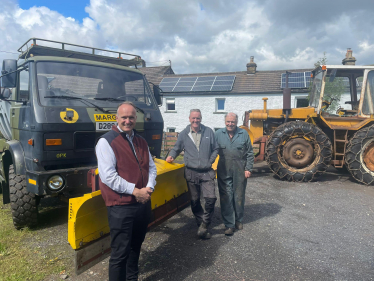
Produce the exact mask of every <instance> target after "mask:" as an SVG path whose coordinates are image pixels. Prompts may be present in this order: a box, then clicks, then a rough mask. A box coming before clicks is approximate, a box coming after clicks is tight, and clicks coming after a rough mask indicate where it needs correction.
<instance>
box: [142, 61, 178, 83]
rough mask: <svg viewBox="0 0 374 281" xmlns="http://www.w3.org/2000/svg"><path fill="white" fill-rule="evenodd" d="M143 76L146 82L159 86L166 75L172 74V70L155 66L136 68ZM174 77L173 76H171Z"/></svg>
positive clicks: (168, 67) (167, 67)
mask: <svg viewBox="0 0 374 281" xmlns="http://www.w3.org/2000/svg"><path fill="white" fill-rule="evenodd" d="M138 70H140V71H141V72H142V73H143V74H145V76H146V77H147V80H148V81H150V82H152V83H155V84H157V85H158V84H160V82H161V80H162V78H164V77H165V75H167V74H171V75H173V74H174V71H173V69H172V68H171V67H170V66H169V65H168V66H155V67H141V68H138ZM173 77H174V76H173Z"/></svg>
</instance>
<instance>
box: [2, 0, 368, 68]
mask: <svg viewBox="0 0 374 281" xmlns="http://www.w3.org/2000/svg"><path fill="white" fill-rule="evenodd" d="M0 4H1V5H0V7H1V9H0V31H1V36H2V40H1V43H0V60H2V59H4V58H16V57H17V55H16V54H13V53H15V52H17V49H18V47H20V46H21V45H22V44H23V43H24V42H25V41H26V40H27V39H28V38H31V37H37V38H45V39H50V40H57V41H65V42H69V43H75V44H79V45H87V46H94V47H97V48H110V49H113V50H120V51H124V52H128V53H134V54H138V55H140V56H141V57H142V58H143V59H144V60H145V61H146V62H147V65H148V66H158V65H167V64H168V61H169V60H171V62H172V67H173V69H174V71H175V72H176V73H204V72H227V71H244V70H245V69H246V63H247V62H249V59H250V56H254V57H255V62H256V63H257V69H258V70H278V69H293V68H311V67H313V64H314V63H315V62H316V61H317V60H318V59H319V58H321V57H323V53H324V52H326V57H327V59H328V63H329V64H341V60H342V59H343V58H344V56H345V53H346V50H347V48H352V50H353V55H354V56H355V57H356V59H357V64H374V31H373V26H374V16H373V15H374V1H373V0H356V1H348V0H330V1H329V0H314V1H310V0H243V1H242V0H231V1H228V0H200V1H196V0H188V1H179V0H136V1H134V0H127V1H124V0H91V1H90V0H74V1H73V0H58V1H57V0H56V1H48V0H34V1H33V0H19V1H18V0H0Z"/></svg>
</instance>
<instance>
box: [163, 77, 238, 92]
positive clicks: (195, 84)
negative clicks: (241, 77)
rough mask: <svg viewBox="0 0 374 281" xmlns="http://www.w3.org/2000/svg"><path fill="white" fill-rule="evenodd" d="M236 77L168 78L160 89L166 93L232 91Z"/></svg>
mask: <svg viewBox="0 0 374 281" xmlns="http://www.w3.org/2000/svg"><path fill="white" fill-rule="evenodd" d="M234 81H235V75H225V76H202V77H178V78H174V77H172V78H171V77H167V78H164V79H162V81H161V83H160V85H159V86H160V88H161V89H162V91H164V92H169V93H170V92H210V91H224V92H227V91H231V90H232V86H233V84H234Z"/></svg>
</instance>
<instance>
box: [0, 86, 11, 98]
mask: <svg viewBox="0 0 374 281" xmlns="http://www.w3.org/2000/svg"><path fill="white" fill-rule="evenodd" d="M11 95H12V91H11V90H10V89H9V88H1V89H0V99H1V100H7V99H9V98H10V96H11Z"/></svg>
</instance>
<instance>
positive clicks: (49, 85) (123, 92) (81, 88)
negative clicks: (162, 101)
mask: <svg viewBox="0 0 374 281" xmlns="http://www.w3.org/2000/svg"><path fill="white" fill-rule="evenodd" d="M36 69H37V85H38V90H39V100H40V103H41V104H42V105H43V106H82V107H93V105H92V104H90V103H86V102H84V100H89V101H90V102H91V103H94V104H97V105H98V106H102V107H112V106H113V107H116V105H114V104H113V105H112V104H110V105H109V104H108V103H115V104H118V103H120V102H122V101H131V102H133V103H134V104H138V105H139V106H141V107H144V106H151V107H154V102H153V99H152V97H151V92H150V89H149V86H148V83H147V81H146V80H145V78H144V77H143V75H142V74H140V73H136V72H132V71H127V70H120V69H115V68H107V67H100V66H92V65H83V64H74V63H64V62H38V63H37V64H36Z"/></svg>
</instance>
